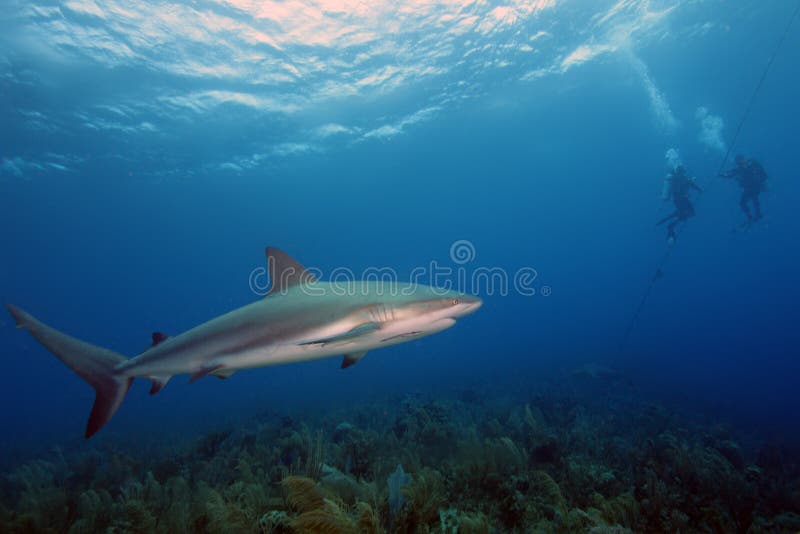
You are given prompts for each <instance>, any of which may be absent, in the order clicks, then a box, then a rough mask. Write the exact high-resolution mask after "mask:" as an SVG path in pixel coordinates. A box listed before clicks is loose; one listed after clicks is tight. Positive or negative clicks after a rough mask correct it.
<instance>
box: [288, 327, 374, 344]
mask: <svg viewBox="0 0 800 534" xmlns="http://www.w3.org/2000/svg"><path fill="white" fill-rule="evenodd" d="M380 327H381V325H379V324H378V323H362V324H360V325H358V326H356V327H355V328H352V329H350V330H348V331H347V332H345V333H343V334H338V335H335V336H330V337H324V338H320V339H314V340H312V341H305V342H303V343H300V345H322V346H323V347H327V346H328V345H333V344H337V343H346V342H348V341H352V340H354V339H355V338H357V337H360V336H363V335H364V334H369V333H370V332H374V331H375V330H378V329H379V328H380Z"/></svg>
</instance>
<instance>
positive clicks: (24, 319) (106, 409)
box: [7, 305, 133, 438]
mask: <svg viewBox="0 0 800 534" xmlns="http://www.w3.org/2000/svg"><path fill="white" fill-rule="evenodd" d="M7 307H8V311H9V312H11V315H12V316H13V317H14V320H15V321H16V322H17V328H25V329H26V330H28V332H30V333H31V335H32V336H33V337H34V338H36V340H37V341H39V343H41V344H42V345H44V347H45V348H46V349H47V350H49V351H50V352H52V353H53V354H55V355H56V357H57V358H58V359H59V360H61V361H62V362H64V363H65V364H66V365H67V367H69V368H70V369H72V370H73V371H75V373H77V375H78V376H80V377H81V378H83V379H84V380H86V381H87V382H88V383H89V384H91V386H92V387H93V388H94V391H95V399H94V406H92V412H91V414H89V422H88V423H87V424H86V437H87V438H90V437H92V436H93V435H94V434H95V433H96V432H97V431H98V430H100V429H101V428H102V427H103V426H104V425H105V424H106V423H108V422H109V421H110V420H111V417H113V416H114V413H115V412H116V411H117V409H118V408H119V406H120V404H122V401H123V400H124V399H125V395H126V394H127V393H128V389H129V388H130V387H131V382H133V378H129V377H120V376H116V375H115V374H114V368H115V367H116V366H117V365H119V364H120V363H122V362H124V361H125V360H126V358H125V357H124V356H122V355H120V354H117V353H116V352H112V351H110V350H108V349H104V348H102V347H97V346H95V345H91V344H89V343H86V342H85V341H81V340H79V339H75V338H74V337H70V336H68V335H66V334H62V333H61V332H59V331H58V330H56V329H54V328H50V327H49V326H47V325H46V324H44V323H42V322H40V321H39V320H37V319H36V318H35V317H33V316H32V315H30V314H28V313H25V312H24V311H22V310H20V309H19V308H17V307H15V306H11V305H7Z"/></svg>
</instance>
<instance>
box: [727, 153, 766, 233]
mask: <svg viewBox="0 0 800 534" xmlns="http://www.w3.org/2000/svg"><path fill="white" fill-rule="evenodd" d="M735 161H736V167H734V168H733V169H731V170H730V171H728V172H723V173H721V174H720V176H721V177H722V178H733V179H735V180H736V181H737V182H739V186H740V187H741V188H742V196H741V198H740V199H739V206H740V207H741V208H742V211H743V212H744V214H745V215H747V221H746V222H745V224H746V225H750V224H752V223H754V222H756V221H757V220H759V219H760V218H761V203H760V202H759V200H758V195H760V194H761V193H762V192H763V191H764V190H765V189H766V185H767V173H766V172H764V167H762V166H761V164H760V163H759V162H757V161H756V160H754V159H747V158H745V157H744V156H743V155H741V154H739V155H737V156H736V159H735ZM751 203H752V204H753V212H751V211H750V204H751ZM754 213H755V215H754Z"/></svg>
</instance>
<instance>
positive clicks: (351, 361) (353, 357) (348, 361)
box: [342, 350, 367, 369]
mask: <svg viewBox="0 0 800 534" xmlns="http://www.w3.org/2000/svg"><path fill="white" fill-rule="evenodd" d="M366 355H367V351H365V350H364V351H361V352H354V353H352V354H345V355H344V357H342V369H347V368H348V367H350V366H351V365H355V364H356V363H358V361H359V360H360V359H361V358H363V357H364V356H366Z"/></svg>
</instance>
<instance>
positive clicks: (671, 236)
mask: <svg viewBox="0 0 800 534" xmlns="http://www.w3.org/2000/svg"><path fill="white" fill-rule="evenodd" d="M679 222H681V220H680V219H675V220H674V221H672V222H671V223H669V225H668V226H667V241H669V242H670V244H671V243H672V242H673V241H675V227H676V226H677V225H678V223H679Z"/></svg>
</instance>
